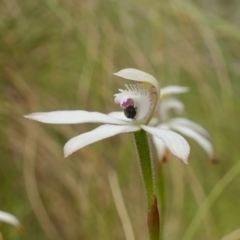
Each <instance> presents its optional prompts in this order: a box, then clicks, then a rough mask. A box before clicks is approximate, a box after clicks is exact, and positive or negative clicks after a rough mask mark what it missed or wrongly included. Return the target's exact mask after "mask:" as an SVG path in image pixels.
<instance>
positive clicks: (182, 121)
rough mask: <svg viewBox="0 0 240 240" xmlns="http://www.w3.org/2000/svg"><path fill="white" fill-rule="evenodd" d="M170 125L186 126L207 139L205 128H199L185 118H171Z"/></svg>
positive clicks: (207, 134)
mask: <svg viewBox="0 0 240 240" xmlns="http://www.w3.org/2000/svg"><path fill="white" fill-rule="evenodd" d="M170 124H177V125H182V126H186V127H188V128H192V129H193V130H195V131H197V132H199V133H200V134H202V135H203V136H205V137H207V138H209V133H208V132H207V130H206V129H205V128H203V127H202V126H200V125H199V124H197V123H195V122H193V121H191V120H189V119H186V118H173V119H171V121H170Z"/></svg>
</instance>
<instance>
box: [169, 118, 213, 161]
mask: <svg viewBox="0 0 240 240" xmlns="http://www.w3.org/2000/svg"><path fill="white" fill-rule="evenodd" d="M171 128H172V129H173V130H175V131H177V132H179V133H181V134H183V135H185V136H187V137H190V138H192V139H193V140H195V141H196V142H197V143H198V144H199V145H200V146H201V147H202V148H203V150H204V151H205V152H206V153H207V154H208V156H209V158H210V159H213V158H214V153H213V146H212V144H211V142H210V141H209V140H208V139H207V138H206V137H205V136H203V135H201V134H200V133H199V132H197V131H196V130H195V129H193V128H190V127H189V126H183V125H179V124H176V123H175V124H171Z"/></svg>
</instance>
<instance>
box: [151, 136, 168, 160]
mask: <svg viewBox="0 0 240 240" xmlns="http://www.w3.org/2000/svg"><path fill="white" fill-rule="evenodd" d="M152 139H153V143H154V145H155V149H156V151H157V155H158V158H159V159H163V157H164V155H165V152H166V145H165V144H164V142H163V141H162V140H161V139H160V138H158V137H155V136H153V138H152Z"/></svg>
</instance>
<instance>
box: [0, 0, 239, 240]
mask: <svg viewBox="0 0 240 240" xmlns="http://www.w3.org/2000/svg"><path fill="white" fill-rule="evenodd" d="M0 34H1V36H0V69H1V71H0V89H1V91H0V117H1V125H0V153H1V155H0V166H1V167H0V190H1V191H0V209H1V210H4V211H7V212H10V213H12V214H14V215H15V216H16V217H18V219H19V220H20V221H21V223H22V224H23V226H24V228H25V234H24V235H20V234H19V233H18V232H17V230H16V229H15V228H14V227H12V226H9V225H7V224H3V225H2V226H1V228H0V231H1V232H2V234H3V236H4V239H7V240H11V239H34V240H40V239H41V240H42V239H51V240H52V239H54V240H56V239H58V240H61V239H62V240H64V239H68V240H77V239H83V240H85V239H86V240H88V239H103V240H105V239H106V240H108V239H116V240H120V239H127V240H134V238H131V237H129V236H128V235H126V232H125V231H124V230H123V227H122V223H121V218H120V215H121V211H117V209H116V204H118V200H117V201H116V200H114V198H113V192H112V190H111V187H110V184H113V179H114V178H111V177H110V178H109V176H114V175H111V174H112V173H116V174H117V178H118V181H119V185H120V188H119V189H118V190H121V193H122V196H123V199H124V202H125V207H126V209H127V212H128V215H129V218H130V222H131V224H132V231H133V232H134V235H135V239H147V227H146V199H145V196H144V192H143V187H142V183H141V177H140V174H139V169H138V164H137V159H136V157H135V153H134V149H133V144H132V136H131V134H123V135H120V136H117V137H113V138H111V139H107V140H104V141H101V142H98V143H96V144H93V145H90V146H88V147H85V148H84V149H82V150H81V151H78V152H77V153H75V154H74V155H72V156H71V157H69V158H67V159H64V157H63V152H62V148H63V146H64V143H65V142H66V141H67V140H68V139H70V138H71V137H73V136H76V135H78V134H80V133H83V132H85V131H87V130H90V129H93V128H94V127H95V126H97V124H81V125H64V126H63V125H47V124H41V123H35V122H30V121H27V120H26V119H24V118H23V117H22V116H23V115H24V114H27V113H30V112H35V111H51V110H66V109H68V110H70V109H72V110H74V109H84V110H89V111H99V112H105V113H108V112H110V111H115V110H119V108H118V106H117V105H115V104H114V102H113V94H114V93H116V92H117V89H118V88H119V87H123V83H124V81H123V80H121V79H120V78H117V77H115V76H113V75H112V73H113V72H116V71H118V70H120V69H123V68H128V67H133V68H137V69H141V70H143V71H146V72H148V73H150V74H152V75H154V76H155V77H156V78H157V79H158V80H159V82H160V84H161V86H166V85H170V84H179V85H183V86H189V87H190V89H191V91H190V92H189V93H187V94H184V95H181V96H180V99H181V100H182V101H183V102H184V103H185V105H186V113H185V117H188V118H189V119H191V120H193V121H196V122H198V123H199V124H201V125H202V126H204V127H205V128H206V129H207V130H208V131H209V132H210V134H211V140H212V142H213V144H214V147H215V152H216V158H217V159H219V160H220V163H219V164H217V165H214V164H212V163H210V161H209V160H208V158H207V156H206V154H205V153H204V152H203V151H202V149H200V147H199V146H198V145H197V144H196V143H195V142H193V141H191V140H189V143H190V145H191V154H190V158H189V165H188V166H187V165H184V164H183V163H182V162H180V161H179V160H177V159H175V158H172V159H171V160H170V161H168V162H167V163H166V164H164V166H163V172H164V176H165V188H166V201H167V202H166V218H165V220H164V238H163V239H168V240H169V239H170V240H179V239H181V240H190V239H194V240H202V239H210V240H218V239H221V240H234V239H235V240H237V239H240V185H239V181H240V161H239V160H240V149H239V146H240V145H239V144H240V134H239V132H240V124H239V117H240V104H239V103H240V101H239V92H240V80H239V79H240V58H239V57H240V2H239V1H238V0H228V1H223V0H212V1H206V0H195V1H185V0H184V1H178V0H168V1H167V0H162V1H157V0H138V1H136V0H122V1H117V0H103V1H97V0H79V1H77V0H37V1H30V0H21V1H20V0H2V1H1V2H0ZM111 179H112V180H111ZM114 186H115V189H117V185H116V184H115V185H114ZM201 219H202V221H201ZM123 220H124V219H123ZM125 220H126V219H125ZM125 220H124V221H125ZM128 225H129V224H128ZM130 227H131V226H130V225H129V228H130ZM229 234H230V235H229Z"/></svg>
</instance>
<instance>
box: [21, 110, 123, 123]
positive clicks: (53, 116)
mask: <svg viewBox="0 0 240 240" xmlns="http://www.w3.org/2000/svg"><path fill="white" fill-rule="evenodd" d="M24 117H25V118H28V119H30V120H35V121H39V122H43V123H54V124H76V123H88V122H92V123H110V124H126V123H127V122H126V121H123V120H120V119H116V118H113V117H110V116H108V115H107V114H103V113H99V112H87V111H80V110H76V111H54V112H37V113H30V114H28V115H25V116H24Z"/></svg>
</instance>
